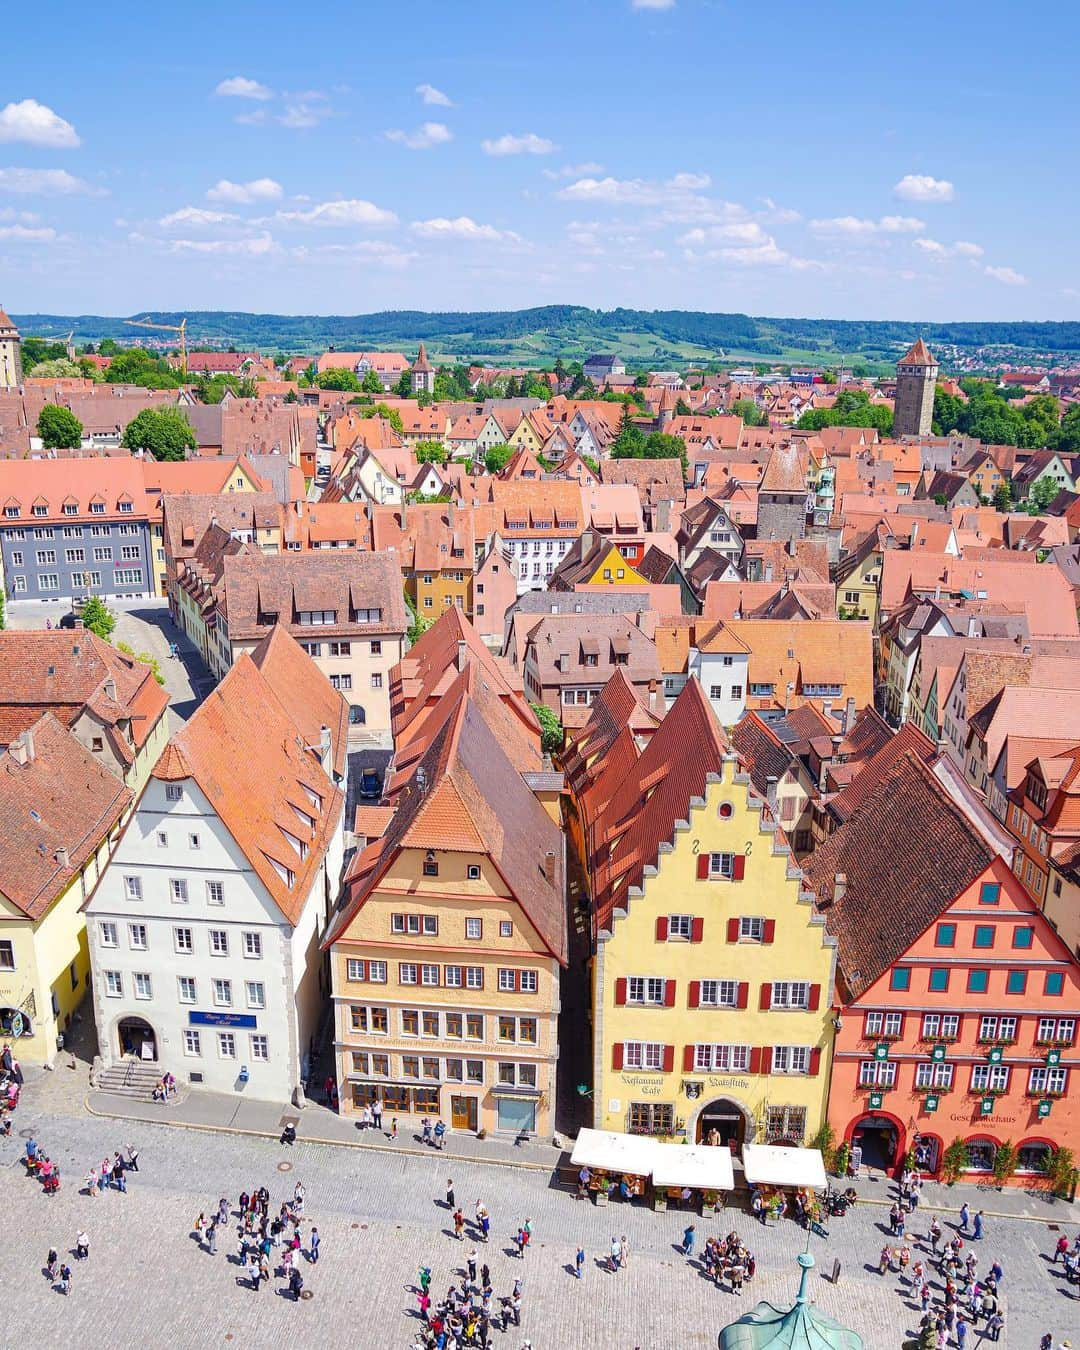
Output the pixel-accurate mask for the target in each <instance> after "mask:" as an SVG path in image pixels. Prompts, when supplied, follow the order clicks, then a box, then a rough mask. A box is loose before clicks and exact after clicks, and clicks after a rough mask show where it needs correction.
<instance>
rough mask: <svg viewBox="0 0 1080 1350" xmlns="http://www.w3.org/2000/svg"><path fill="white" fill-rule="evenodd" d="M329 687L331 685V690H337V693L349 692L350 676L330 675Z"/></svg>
mask: <svg viewBox="0 0 1080 1350" xmlns="http://www.w3.org/2000/svg"><path fill="white" fill-rule="evenodd" d="M330 685H331V688H333V689H337V690H338V691H342V690H349V689H351V688H352V676H351V675H331V676H330Z"/></svg>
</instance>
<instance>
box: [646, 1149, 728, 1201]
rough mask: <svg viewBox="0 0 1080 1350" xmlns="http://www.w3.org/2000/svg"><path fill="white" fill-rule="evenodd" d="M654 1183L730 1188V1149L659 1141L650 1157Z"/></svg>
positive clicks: (704, 1187) (701, 1187)
mask: <svg viewBox="0 0 1080 1350" xmlns="http://www.w3.org/2000/svg"><path fill="white" fill-rule="evenodd" d="M652 1179H653V1185H654V1186H690V1187H692V1188H696V1189H698V1190H702V1191H730V1190H731V1189H732V1188H733V1187H734V1185H735V1174H734V1172H733V1171H732V1167H731V1151H730V1150H729V1149H726V1148H712V1147H710V1146H709V1145H707V1144H661V1145H660V1147H659V1148H658V1149H657V1150H656V1154H655V1156H654V1157H653V1169H652Z"/></svg>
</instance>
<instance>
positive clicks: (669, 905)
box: [579, 679, 834, 1146]
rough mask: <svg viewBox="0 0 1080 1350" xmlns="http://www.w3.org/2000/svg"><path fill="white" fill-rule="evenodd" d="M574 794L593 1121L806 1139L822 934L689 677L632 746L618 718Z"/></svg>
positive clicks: (818, 1039)
mask: <svg viewBox="0 0 1080 1350" xmlns="http://www.w3.org/2000/svg"><path fill="white" fill-rule="evenodd" d="M586 797H587V801H586V804H585V807H584V815H585V817H586V820H585V831H584V836H585V838H586V845H587V848H588V850H589V853H590V856H589V868H588V870H589V874H590V884H591V885H592V887H593V896H592V900H593V913H594V943H595V955H594V959H593V970H592V976H593V1025H594V1037H595V1039H594V1047H593V1049H594V1080H593V1103H594V1121H593V1123H594V1125H595V1126H596V1127H597V1128H600V1129H608V1130H628V1131H631V1132H633V1133H643V1134H652V1135H658V1136H661V1137H665V1136H667V1137H674V1138H677V1139H681V1138H683V1137H685V1138H687V1139H689V1140H691V1141H693V1142H703V1141H709V1140H711V1141H712V1142H720V1143H730V1144H732V1145H733V1146H741V1145H742V1144H743V1143H746V1142H757V1143H763V1142H764V1143H781V1142H783V1143H791V1144H794V1145H802V1144H805V1143H806V1142H807V1141H808V1140H809V1139H810V1138H811V1137H812V1136H813V1135H814V1134H815V1132H816V1131H817V1130H818V1128H819V1127H820V1125H821V1124H822V1122H823V1120H824V1118H825V1105H826V1099H827V1088H828V1078H829V1067H830V1059H831V1049H832V1040H833V1019H832V1014H831V1012H830V1005H831V1002H832V997H833V972H834V951H833V944H832V942H831V940H830V939H828V938H827V937H826V934H825V928H824V923H823V922H822V921H821V920H820V919H817V918H815V917H814V914H813V909H812V905H811V902H810V897H809V895H808V894H806V893H804V891H803V889H802V886H801V879H800V873H799V872H798V871H797V870H796V869H795V867H794V865H793V862H792V859H791V854H790V851H789V849H788V846H787V842H786V840H785V839H784V836H783V834H782V833H781V831H780V830H779V828H778V826H777V824H776V822H775V821H774V820H773V819H772V817H771V815H770V813H769V811H768V808H767V807H766V806H765V805H764V804H763V803H762V801H761V799H760V798H759V797H757V796H756V795H755V794H754V792H753V790H752V788H751V786H750V782H749V778H748V776H747V775H746V774H745V772H743V770H742V768H741V766H740V763H739V760H738V758H737V756H736V755H735V754H734V753H733V752H732V751H731V749H730V747H729V746H728V744H727V742H726V741H725V739H724V735H723V732H722V731H721V729H720V727H719V724H718V723H717V721H716V718H715V716H714V714H713V712H712V709H711V708H710V706H709V701H708V699H707V698H706V697H705V695H704V693H703V692H702V690H701V686H700V685H699V683H698V681H697V680H696V679H691V680H690V681H689V682H688V683H687V686H686V688H685V689H684V690H683V692H682V693H681V694H680V695H679V697H678V699H677V700H676V702H675V704H674V706H673V707H672V709H671V711H670V712H669V713H668V714H667V716H666V717H665V719H664V721H663V722H662V723H661V724H660V727H659V729H658V730H657V731H656V732H655V733H654V734H653V735H652V737H651V738H650V740H649V741H648V744H647V745H646V746H645V748H644V749H643V750H641V751H640V752H637V750H636V746H635V742H634V740H633V737H632V736H630V735H628V734H626V733H620V736H619V737H618V739H616V740H615V741H614V742H613V744H612V746H611V749H610V750H609V751H608V754H607V755H606V756H604V760H603V762H602V763H600V764H599V765H594V771H593V773H592V774H591V782H590V786H589V788H588V789H587V790H586ZM597 802H600V803H603V805H602V806H601V807H600V809H599V810H597V809H596V803H597ZM579 806H580V801H579Z"/></svg>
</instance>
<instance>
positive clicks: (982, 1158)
mask: <svg viewBox="0 0 1080 1350" xmlns="http://www.w3.org/2000/svg"><path fill="white" fill-rule="evenodd" d="M967 1151H968V1171H969V1172H989V1171H990V1170H991V1168H992V1167H993V1166H994V1158H995V1156H996V1155H997V1145H996V1144H995V1143H994V1142H993V1140H992V1139H969V1140H968V1141H967Z"/></svg>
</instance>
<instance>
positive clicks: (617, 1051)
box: [611, 1041, 623, 1069]
mask: <svg viewBox="0 0 1080 1350" xmlns="http://www.w3.org/2000/svg"><path fill="white" fill-rule="evenodd" d="M622 1047H623V1043H622V1041H616V1042H615V1044H614V1045H613V1046H612V1047H611V1067H612V1068H613V1069H621V1068H622Z"/></svg>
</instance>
